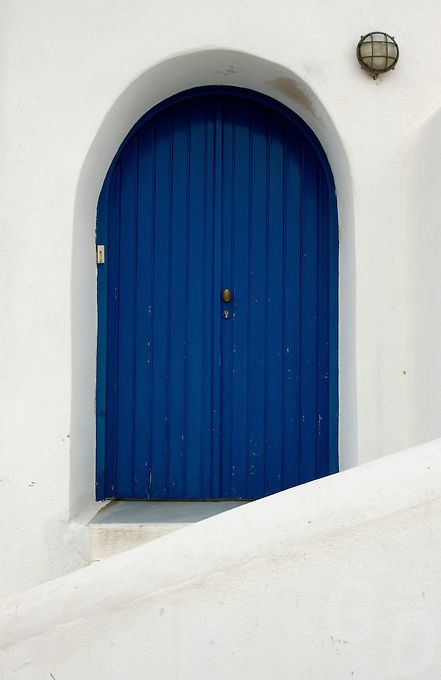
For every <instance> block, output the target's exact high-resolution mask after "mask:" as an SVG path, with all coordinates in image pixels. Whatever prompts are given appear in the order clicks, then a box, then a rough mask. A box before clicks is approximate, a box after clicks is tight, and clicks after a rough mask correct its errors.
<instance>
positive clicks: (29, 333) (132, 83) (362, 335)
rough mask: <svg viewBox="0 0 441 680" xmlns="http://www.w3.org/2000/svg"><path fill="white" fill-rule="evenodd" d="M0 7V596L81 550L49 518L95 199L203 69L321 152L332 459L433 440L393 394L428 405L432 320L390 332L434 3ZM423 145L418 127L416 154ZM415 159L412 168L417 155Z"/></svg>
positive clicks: (430, 83) (90, 433) (85, 461)
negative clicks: (384, 66)
mask: <svg viewBox="0 0 441 680" xmlns="http://www.w3.org/2000/svg"><path fill="white" fill-rule="evenodd" d="M0 12H1V29H0V30H1V44H2V48H1V49H2V59H1V66H0V68H1V73H2V81H1V82H2V99H3V115H2V126H1V131H0V148H1V149H2V152H1V162H0V186H1V193H2V203H1V210H0V213H1V220H2V222H1V239H2V244H1V248H0V284H1V291H2V293H1V296H0V304H1V324H0V342H1V356H0V381H1V383H0V384H1V388H0V389H1V403H2V408H1V433H0V436H1V440H0V446H1V474H0V498H1V509H0V522H1V524H2V539H1V540H2V546H1V549H0V555H1V557H0V560H1V570H0V574H1V582H0V592H2V593H6V592H12V591H16V590H19V589H21V588H23V587H25V586H28V585H32V584H34V583H38V582H41V581H44V580H46V579H48V578H52V577H55V576H57V575H59V574H62V573H65V572H66V571H69V570H70V569H72V568H74V567H75V566H80V565H81V564H84V563H85V561H86V559H87V557H86V555H85V553H84V547H83V542H82V532H81V530H76V529H74V527H73V525H72V524H70V523H69V520H70V518H71V517H72V515H76V514H77V513H87V512H93V511H94V503H93V477H94V472H93V470H94V381H95V375H94V370H95V338H96V309H95V264H94V212H95V207H96V201H97V197H98V192H99V188H100V186H101V183H102V180H103V178H104V174H105V171H106V168H107V166H108V164H109V163H110V160H111V158H112V156H113V153H114V152H115V150H116V148H117V147H118V145H119V143H120V142H121V140H122V138H123V137H124V135H125V133H126V132H127V131H128V130H129V129H130V127H131V125H132V124H133V123H134V122H135V120H136V119H137V118H138V117H139V116H140V115H141V114H142V113H143V112H144V111H145V110H146V109H147V108H149V106H151V105H152V104H154V103H156V102H157V101H159V100H160V99H161V98H163V97H165V96H168V95H169V94H172V93H173V92H175V91H177V90H179V89H185V88H187V87H191V86H194V85H199V84H208V83H211V82H216V83H227V84H230V85H234V84H237V85H245V86H249V87H255V88H256V89H260V90H262V91H265V92H267V93H268V94H272V96H276V97H278V98H279V99H280V100H281V101H284V102H285V103H286V104H288V105H290V106H291V107H292V108H293V109H294V110H296V111H297V112H298V113H300V115H302V116H303V117H304V118H305V119H306V120H307V122H308V123H309V124H310V125H311V127H313V129H314V130H315V132H316V133H317V134H318V136H319V137H320V139H321V141H322V143H323V144H324V146H325V149H326V151H327V153H328V155H329V159H330V162H331V166H332V168H333V171H334V175H335V178H336V185H337V193H338V203H339V217H340V233H341V252H340V274H341V281H340V306H341V319H340V376H341V377H340V394H341V406H340V411H341V432H340V439H341V447H340V448H341V456H342V458H341V460H342V466H343V467H348V466H351V465H354V464H357V463H359V462H364V461H367V460H369V459H372V458H375V457H378V456H381V455H383V454H385V453H388V452H390V451H393V450H397V449H399V448H401V447H402V446H403V445H405V443H406V439H407V438H410V439H411V440H412V442H416V441H423V440H425V439H428V438H430V437H433V436H436V435H438V434H439V431H440V429H441V428H440V426H439V424H438V418H437V417H436V416H437V413H436V412H435V411H436V410H435V409H432V410H431V411H430V418H429V416H427V418H429V420H430V422H428V421H427V419H426V420H424V419H423V420H421V419H419V418H418V412H417V411H415V409H414V408H412V404H413V403H415V402H417V401H418V400H419V399H420V397H421V394H422V393H424V397H423V402H422V403H424V404H430V403H432V392H431V390H435V391H436V390H437V388H436V384H435V385H434V382H436V381H434V380H433V379H432V380H429V379H428V378H427V380H426V378H421V379H419V376H422V375H426V376H430V365H431V361H433V366H434V367H435V369H436V367H437V366H438V364H439V363H440V360H439V359H438V354H437V347H439V341H440V340H441V337H439V336H441V324H436V325H435V326H434V327H433V329H431V330H432V333H433V334H432V337H431V342H430V343H429V345H426V344H425V343H424V342H422V341H421V340H416V341H413V342H411V343H410V344H409V343H408V338H409V337H410V335H411V329H413V332H414V331H415V323H419V322H420V321H421V319H422V317H421V315H423V322H424V323H425V324H426V326H425V328H426V329H428V328H430V318H431V317H430V308H425V311H424V310H423V309H422V308H421V307H420V304H419V302H420V296H424V295H425V292H426V286H425V285H424V284H423V283H422V281H421V277H420V273H419V271H418V270H417V269H415V267H411V266H409V261H410V260H409V257H408V255H409V253H408V246H409V244H412V247H413V246H414V244H415V242H416V244H417V246H416V247H418V225H419V222H420V216H421V211H420V206H421V208H422V207H423V205H425V200H426V198H425V194H424V192H422V193H421V194H420V193H419V192H418V191H417V190H415V188H414V189H413V190H412V191H410V189H409V185H410V184H412V183H413V180H412V168H411V167H410V166H411V164H412V163H413V162H414V160H413V159H414V158H415V156H414V155H412V154H411V152H410V150H411V148H413V147H412V144H415V143H416V140H417V139H418V135H419V134H420V129H423V127H424V124H425V122H426V121H427V120H428V119H429V118H430V117H431V116H432V115H433V114H435V113H436V111H437V110H438V109H439V108H440V105H441V90H440V88H439V82H440V76H441V60H440V59H439V53H438V52H439V51H438V26H439V20H440V18H441V12H440V9H439V7H438V3H436V2H435V1H434V0H430V1H429V0H424V1H423V2H421V3H419V5H418V10H417V11H416V7H415V3H412V2H410V1H408V2H403V0H391V1H390V2H389V3H383V4H382V5H381V6H379V5H378V3H374V2H373V1H371V0H369V1H368V2H366V1H365V0H364V1H363V2H361V1H360V2H359V1H358V0H357V2H355V3H352V4H351V5H348V3H347V2H346V1H345V0H335V2H333V3H324V2H322V1H321V0H311V1H310V2H308V3H307V4H304V5H301V4H300V3H293V2H287V1H285V0H278V1H277V2H276V3H274V2H267V1H265V0H252V1H251V0H242V1H241V2H233V1H228V0H213V2H206V1H205V0H189V1H188V2H186V3H185V4H182V3H178V2H176V0H164V1H163V2H161V3H153V2H151V1H145V0H143V1H142V2H141V1H140V0H124V1H122V0H118V1H117V0H106V1H104V0H92V1H89V2H85V1H84V0H83V1H78V2H75V3H71V2H65V1H63V2H58V1H57V2H55V0H41V1H40V2H38V3H33V2H30V1H26V0H18V1H17V0H14V2H12V0H4V2H3V3H2V7H1V9H0ZM378 28H380V29H384V30H386V31H388V32H390V33H392V34H393V35H395V36H396V38H397V40H398V42H399V45H400V48H401V59H400V63H399V66H398V68H397V70H396V71H395V72H394V73H391V74H388V75H386V76H385V77H384V78H381V79H379V80H378V81H377V82H375V83H374V82H373V81H372V80H371V79H369V78H368V77H367V76H366V75H365V74H364V73H362V72H361V71H360V69H359V67H358V65H357V62H356V60H355V57H354V50H355V45H356V43H357V40H358V38H359V36H360V34H361V33H364V32H367V31H370V30H373V29H378ZM422 36H424V39H423V45H422V46H419V44H418V41H419V40H420V39H421V37H422ZM436 144H439V141H438V137H437V136H434V135H432V134H429V137H428V139H427V143H426V147H425V148H426V149H427V153H430V154H432V155H433V158H435V157H436V154H434V149H435V145H436ZM438 157H439V156H438ZM415 163H417V168H418V169H417V170H414V172H417V174H418V177H419V178H420V181H422V180H421V177H422V176H423V177H424V176H425V175H426V173H427V174H428V175H430V173H431V171H432V170H431V168H433V165H434V164H435V165H436V160H433V163H431V164H427V163H426V162H425V157H424V154H423V155H421V154H420V155H419V156H418V158H417V159H416V160H415ZM422 183H423V184H424V181H422ZM413 186H415V185H414V183H413ZM409 196H412V205H411V206H410V208H409ZM431 200H432V203H431V206H432V207H431V218H430V220H429V221H428V222H427V225H428V226H427V232H426V239H425V245H424V248H423V249H422V250H421V254H422V259H421V268H422V269H423V270H424V271H425V272H426V276H427V286H428V287H431V290H432V295H433V296H434V297H435V295H434V292H433V291H434V290H436V287H437V286H438V277H439V274H438V272H439V268H438V267H437V266H436V264H437V254H436V250H435V248H434V247H432V244H433V246H435V245H436V243H437V240H436V233H435V232H437V228H438V218H437V214H438V213H437V209H436V207H437V203H438V198H437V192H433V195H432V196H431ZM426 209H427V206H426ZM412 239H413V240H412ZM426 265H427V267H426ZM409 301H411V302H412V304H411V306H410V307H409ZM434 301H435V300H434ZM432 354H433V357H432ZM435 355H436V356H435ZM424 371H426V372H425V373H424ZM426 411H427V409H426ZM424 423H426V424H427V427H426V426H425V425H424ZM408 432H409V433H411V434H408Z"/></svg>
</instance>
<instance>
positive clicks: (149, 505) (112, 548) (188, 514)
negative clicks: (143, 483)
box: [88, 501, 247, 561]
mask: <svg viewBox="0 0 441 680" xmlns="http://www.w3.org/2000/svg"><path fill="white" fill-rule="evenodd" d="M246 502H247V501H112V502H111V503H109V504H108V505H106V507H104V508H103V509H102V510H100V511H99V512H98V513H97V515H95V517H94V518H93V519H92V520H91V521H90V522H89V525H88V533H89V544H90V559H91V561H96V560H101V559H105V558H106V557H111V556H112V555H116V554H117V553H120V552H123V551H124V550H129V549H130V548H135V547H136V546H137V545H141V544H142V543H146V542H147V541H153V540H154V539H155V538H159V537H160V536H164V535H165V534H169V533H171V532H172V531H177V530H179V529H183V528H184V527H186V526H189V525H190V524H194V523H195V522H200V521H201V520H203V519H206V518H208V517H213V516H214V515H218V514H219V513H221V512H225V511H227V510H231V509H233V508H236V507H238V506H239V505H243V503H246Z"/></svg>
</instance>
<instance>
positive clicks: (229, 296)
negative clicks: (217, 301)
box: [222, 288, 233, 302]
mask: <svg viewBox="0 0 441 680" xmlns="http://www.w3.org/2000/svg"><path fill="white" fill-rule="evenodd" d="M232 299H233V293H232V292H231V290H230V289H229V288H225V289H224V291H223V293H222V300H223V301H224V302H231V300H232Z"/></svg>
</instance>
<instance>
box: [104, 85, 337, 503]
mask: <svg viewBox="0 0 441 680" xmlns="http://www.w3.org/2000/svg"><path fill="white" fill-rule="evenodd" d="M222 93H229V94H232V93H233V94H235V95H237V96H238V97H242V98H246V99H248V100H252V101H255V102H259V103H261V104H263V105H265V106H267V107H269V108H271V109H273V110H274V111H276V112H278V113H280V114H281V115H283V116H284V117H285V118H286V119H287V120H288V121H289V122H290V123H292V125H294V126H295V127H296V128H297V130H299V132H300V133H301V135H302V136H303V137H304V138H305V139H306V140H307V141H308V143H309V144H310V145H311V146H312V147H313V149H314V151H315V152H316V154H317V156H318V158H319V160H320V162H321V166H322V168H323V170H324V172H325V175H326V178H327V188H328V192H329V201H328V204H329V208H330V211H331V215H330V228H331V229H335V230H336V233H335V238H331V239H330V248H331V249H332V251H330V254H329V257H330V260H331V262H332V263H335V268H336V275H335V277H333V278H331V282H332V285H333V289H332V290H330V291H329V295H330V305H331V308H330V328H329V342H330V349H329V352H330V367H329V368H330V372H329V373H330V374H329V383H330V393H329V394H330V397H329V399H330V405H329V408H330V413H335V414H336V417H335V418H332V420H331V421H330V425H329V426H330V436H329V442H330V449H329V458H330V469H331V470H332V471H337V470H338V360H337V357H338V321H337V320H338V219H337V211H336V201H335V185H334V179H333V175H332V171H331V168H330V165H329V162H328V159H327V157H326V154H325V152H324V150H323V147H322V145H321V144H320V142H319V140H318V139H317V137H316V135H315V134H314V132H313V131H312V130H311V128H310V127H309V126H308V125H307V124H306V123H305V122H304V121H303V120H302V119H301V118H300V117H299V116H298V115H297V114H296V113H294V112H293V111H292V110H291V109H289V108H288V107H286V106H285V105H284V104H282V103H280V102H279V101H277V100H275V99H273V98H271V97H269V96H267V95H264V94H261V93H258V92H255V91H253V90H249V89H246V88H242V87H232V86H224V85H221V86H202V87H198V88H192V89H189V90H185V91H183V92H180V93H178V94H176V95H173V96H172V97H169V98H167V99H165V100H164V101H162V102H161V103H159V104H158V105H156V106H154V107H153V108H152V109H150V110H149V111H148V112H146V113H145V114H144V115H143V116H142V117H141V118H140V119H139V120H138V122H137V123H136V124H135V125H134V126H133V127H132V129H131V130H130V132H129V133H128V134H127V136H126V137H125V139H124V140H123V142H122V143H121V145H120V147H119V149H118V151H117V153H116V154H115V157H114V159H113V161H112V163H111V165H110V167H109V170H108V173H107V176H109V175H110V174H111V172H112V169H113V167H114V165H115V164H116V163H117V162H118V158H119V156H120V154H121V152H122V150H123V149H124V148H125V146H126V144H127V143H128V142H129V140H130V139H131V138H132V137H133V136H134V135H135V134H136V133H137V131H138V130H139V128H140V127H142V126H143V125H145V123H146V122H147V121H148V120H149V119H151V118H153V117H154V116H156V115H157V114H158V113H160V112H162V111H164V110H165V109H167V108H169V107H171V106H174V105H175V104H177V103H180V102H183V101H185V100H188V99H191V98H192V97H194V96H196V95H201V94H207V95H210V94H222ZM107 190H108V182H104V185H103V190H102V193H101V194H100V208H99V212H98V222H97V244H98V243H99V244H101V243H104V244H105V242H106V233H105V229H106V224H107V215H106V205H107V201H106V193H105V192H106V191H107ZM107 299H108V289H107V274H106V268H105V267H102V268H100V267H98V341H97V387H96V414H97V418H96V498H97V499H102V498H104V485H105V419H106V380H107V317H106V314H107ZM334 320H335V323H334Z"/></svg>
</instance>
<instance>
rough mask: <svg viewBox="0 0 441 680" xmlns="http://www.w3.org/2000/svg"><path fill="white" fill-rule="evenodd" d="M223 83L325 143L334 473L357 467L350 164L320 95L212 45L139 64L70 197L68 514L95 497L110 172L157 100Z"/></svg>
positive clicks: (281, 72)
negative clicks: (103, 201) (336, 420)
mask: <svg viewBox="0 0 441 680" xmlns="http://www.w3.org/2000/svg"><path fill="white" fill-rule="evenodd" d="M203 85H229V86H236V87H242V88H247V89H249V90H255V91H256V92H260V93H262V94H266V95H268V96H269V97H272V98H273V99H276V100H278V101H279V102H281V103H282V104H285V106H287V107H288V108H290V109H291V110H293V111H294V112H295V113H296V114H297V115H298V116H300V117H301V118H302V119H303V120H304V121H305V123H307V125H309V127H310V128H311V129H312V130H313V132H314V133H315V134H316V136H317V137H318V139H319V141H320V142H321V144H322V146H323V148H324V150H325V153H326V155H327V157H328V161H329V164H330V166H331V169H332V172H333V176H334V182H335V186H336V193H337V206H338V219H339V236H340V253H339V394H340V399H339V401H340V408H339V410H340V424H339V451H340V455H339V458H340V469H345V468H347V467H352V466H353V465H355V464H356V463H357V403H356V387H355V386H356V356H355V238H354V219H353V214H354V211H353V194H352V182H351V176H350V170H349V163H348V159H347V156H346V152H345V149H344V147H343V144H342V141H341V139H340V136H339V134H338V132H337V129H336V126H335V124H334V122H333V120H332V119H331V117H330V115H329V113H328V112H327V110H326V109H325V107H324V106H323V104H322V103H321V101H320V99H319V97H318V96H317V95H316V93H315V92H314V91H313V90H312V89H311V87H310V86H309V85H307V84H306V83H305V82H304V81H303V80H302V79H300V78H299V77H298V76H296V75H295V74H294V73H293V72H292V71H291V70H290V69H288V68H287V67H285V66H282V65H280V64H276V63H274V62H270V61H267V60H265V59H262V58H261V57H258V56H254V55H251V54H247V53H244V52H236V51H231V50H224V49H210V50H201V51H197V52H191V53H187V54H183V55H177V56H173V57H170V58H169V59H167V60H165V61H161V62H160V63H158V64H156V65H152V67H151V68H148V69H147V70H145V71H144V72H143V73H142V74H141V75H139V76H138V77H137V78H136V79H135V80H134V81H132V82H131V83H130V84H129V85H128V86H127V87H126V89H125V90H124V91H123V92H122V93H121V94H120V95H119V97H118V98H117V99H116V100H115V101H114V102H113V103H111V105H110V106H109V110H108V112H107V114H106V116H105V117H104V119H103V120H102V122H101V124H100V126H99V128H98V130H97V131H96V134H95V137H94V138H93V140H91V144H90V147H89V150H88V153H87V156H86V158H85V160H84V163H83V165H82V168H81V171H80V175H79V178H78V185H77V192H76V197H75V211H74V224H73V238H72V285H71V315H72V316H71V321H72V326H71V327H72V331H71V356H72V383H71V385H72V387H71V389H72V395H71V450H70V513H71V516H73V515H75V514H77V513H78V512H80V511H82V510H84V509H86V508H87V507H89V506H90V505H91V504H92V503H94V498H95V383H96V381H95V378H96V344H97V302H96V300H97V297H96V292H97V287H96V278H97V277H96V263H95V222H96V208H97V202H98V197H99V194H100V191H101V187H102V185H103V182H104V179H105V176H106V173H107V170H108V168H109V166H110V164H111V162H112V159H113V157H114V155H115V153H116V152H117V150H118V148H119V146H120V144H121V143H122V141H123V140H124V139H125V137H126V135H127V133H128V132H129V131H130V130H131V128H132V127H133V125H134V124H135V123H136V122H137V121H138V120H139V119H140V118H141V117H142V116H143V115H144V114H145V113H146V111H148V110H149V109H151V108H152V107H153V106H155V105H156V104H158V103H159V102H161V101H163V100H164V99H166V98H168V97H170V96H172V95H174V94H176V93H178V92H180V91H183V90H187V89H191V88H195V87H198V86H203Z"/></svg>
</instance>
